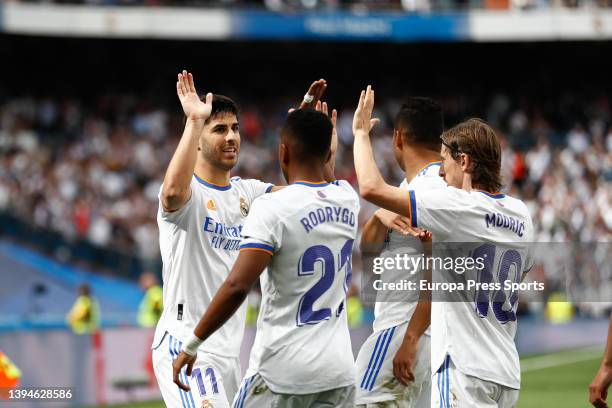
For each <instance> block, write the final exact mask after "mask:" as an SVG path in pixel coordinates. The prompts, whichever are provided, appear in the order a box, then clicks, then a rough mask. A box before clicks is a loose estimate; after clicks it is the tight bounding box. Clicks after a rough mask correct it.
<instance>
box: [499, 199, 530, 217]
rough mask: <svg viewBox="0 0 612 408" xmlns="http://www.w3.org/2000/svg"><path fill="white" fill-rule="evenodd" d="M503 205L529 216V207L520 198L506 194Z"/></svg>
mask: <svg viewBox="0 0 612 408" xmlns="http://www.w3.org/2000/svg"><path fill="white" fill-rule="evenodd" d="M502 203H503V204H504V205H505V206H509V207H510V208H512V209H515V210H516V211H519V212H521V213H523V214H526V215H529V207H527V204H526V203H525V202H524V201H523V200H521V199H520V198H517V197H513V196H511V195H508V194H504V197H503V199H502Z"/></svg>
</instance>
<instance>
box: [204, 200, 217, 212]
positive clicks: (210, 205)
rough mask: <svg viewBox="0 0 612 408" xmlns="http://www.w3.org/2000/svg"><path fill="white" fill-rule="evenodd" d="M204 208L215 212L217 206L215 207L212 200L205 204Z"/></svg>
mask: <svg viewBox="0 0 612 408" xmlns="http://www.w3.org/2000/svg"><path fill="white" fill-rule="evenodd" d="M206 208H208V209H209V210H211V211H217V206H216V205H215V202H214V201H213V200H208V202H207V203H206Z"/></svg>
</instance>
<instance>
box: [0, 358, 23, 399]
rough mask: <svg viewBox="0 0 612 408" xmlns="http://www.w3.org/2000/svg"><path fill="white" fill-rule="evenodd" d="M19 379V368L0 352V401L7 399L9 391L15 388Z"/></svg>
mask: <svg viewBox="0 0 612 408" xmlns="http://www.w3.org/2000/svg"><path fill="white" fill-rule="evenodd" d="M20 379H21V371H20V370H19V368H17V366H16V365H15V364H14V363H13V362H12V361H11V359H10V358H8V356H7V355H6V354H4V353H3V352H2V350H0V399H9V397H10V395H9V391H10V390H12V389H15V388H17V386H18V385H19V380H20Z"/></svg>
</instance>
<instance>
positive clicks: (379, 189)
mask: <svg viewBox="0 0 612 408" xmlns="http://www.w3.org/2000/svg"><path fill="white" fill-rule="evenodd" d="M353 156H354V157H353V158H354V161H355V171H356V173H357V180H358V182H359V194H361V196H362V197H363V198H365V199H366V200H368V201H369V202H371V203H374V204H376V205H378V206H379V207H382V208H384V209H387V210H389V211H391V212H394V213H396V214H399V215H404V216H410V211H409V207H408V193H407V192H406V190H403V189H400V188H398V187H393V186H390V185H389V184H387V183H386V182H385V180H384V179H383V177H382V175H381V174H380V171H379V170H378V167H377V166H376V161H375V160H374V153H373V151H372V144H371V142H370V137H369V136H368V135H367V134H366V133H364V132H357V133H355V143H354V145H353Z"/></svg>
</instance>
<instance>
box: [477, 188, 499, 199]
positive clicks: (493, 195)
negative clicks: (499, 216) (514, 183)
mask: <svg viewBox="0 0 612 408" xmlns="http://www.w3.org/2000/svg"><path fill="white" fill-rule="evenodd" d="M474 191H478V192H479V193H482V194H484V195H486V196H488V197H491V198H496V199H497V198H504V197H505V196H506V195H505V194H503V193H489V192H486V191H482V190H474Z"/></svg>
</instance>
